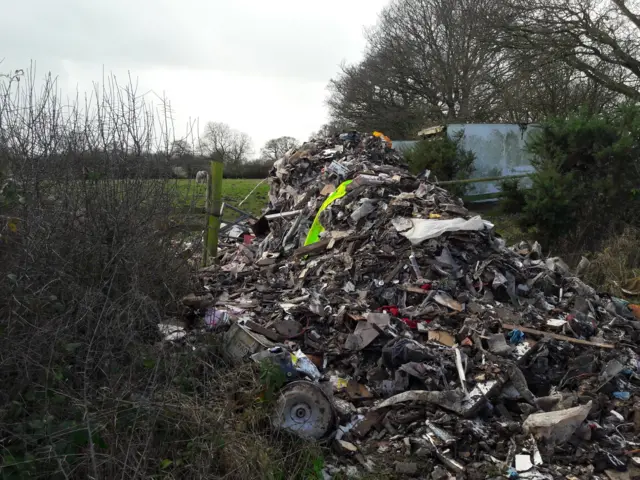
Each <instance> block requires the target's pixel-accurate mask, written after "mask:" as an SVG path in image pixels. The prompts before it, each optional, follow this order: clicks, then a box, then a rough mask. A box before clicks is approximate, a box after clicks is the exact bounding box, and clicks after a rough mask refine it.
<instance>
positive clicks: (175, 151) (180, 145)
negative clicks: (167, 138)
mask: <svg viewBox="0 0 640 480" xmlns="http://www.w3.org/2000/svg"><path fill="white" fill-rule="evenodd" d="M169 155H170V156H171V157H184V156H185V155H193V148H192V146H191V145H189V142H188V141H186V140H182V139H181V140H174V141H173V142H172V143H171V147H170V149H169Z"/></svg>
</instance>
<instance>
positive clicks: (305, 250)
mask: <svg viewBox="0 0 640 480" xmlns="http://www.w3.org/2000/svg"><path fill="white" fill-rule="evenodd" d="M330 241H331V239H328V240H320V241H319V242H316V243H312V244H311V245H306V246H304V247H300V248H298V249H297V250H296V251H294V252H293V254H294V255H296V256H297V255H308V254H309V253H317V252H321V251H322V250H326V248H327V246H328V245H329V242H330Z"/></svg>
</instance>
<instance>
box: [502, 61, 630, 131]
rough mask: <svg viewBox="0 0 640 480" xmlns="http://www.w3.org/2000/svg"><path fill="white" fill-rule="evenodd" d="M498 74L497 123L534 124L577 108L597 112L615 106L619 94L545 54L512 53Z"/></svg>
mask: <svg viewBox="0 0 640 480" xmlns="http://www.w3.org/2000/svg"><path fill="white" fill-rule="evenodd" d="M501 72H502V73H501V75H499V76H495V77H493V79H492V82H493V84H494V88H495V89H496V91H499V92H500V93H501V95H500V102H501V113H500V117H499V119H500V121H504V122H509V123H536V122H540V121H542V120H544V119H546V118H549V117H559V116H564V115H566V114H567V113H569V112H575V111H576V110H578V109H586V110H587V111H589V112H592V113H599V112H602V111H605V110H607V109H609V108H611V107H612V106H614V105H615V104H616V102H617V100H618V99H619V97H620V95H619V94H617V93H615V92H612V91H611V90H608V89H606V88H605V87H604V86H602V85H600V84H598V83H596V82H594V81H593V80H591V79H590V78H589V77H587V76H586V75H585V74H584V73H582V72H580V71H579V70H576V69H575V68H573V67H571V66H570V65H567V64H564V63H562V62H553V63H550V62H549V59H548V58H547V57H546V56H544V55H531V54H525V53H524V52H517V51H511V52H509V55H508V56H507V57H506V58H505V59H504V60H503V64H502V68H501Z"/></svg>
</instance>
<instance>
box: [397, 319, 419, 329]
mask: <svg viewBox="0 0 640 480" xmlns="http://www.w3.org/2000/svg"><path fill="white" fill-rule="evenodd" d="M400 321H401V322H403V323H404V324H406V325H407V326H408V327H409V328H410V329H411V330H417V329H418V321H417V320H411V319H410V318H401V319H400Z"/></svg>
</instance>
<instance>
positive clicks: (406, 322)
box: [185, 132, 640, 479]
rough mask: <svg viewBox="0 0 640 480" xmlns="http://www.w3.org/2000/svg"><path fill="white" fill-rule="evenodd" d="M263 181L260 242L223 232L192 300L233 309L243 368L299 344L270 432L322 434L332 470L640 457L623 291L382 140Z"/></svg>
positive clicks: (324, 152)
mask: <svg viewBox="0 0 640 480" xmlns="http://www.w3.org/2000/svg"><path fill="white" fill-rule="evenodd" d="M269 183H270V191H269V207H268V209H267V210H266V211H265V215H264V216H263V218H262V219H260V221H259V228H258V225H257V224H256V226H255V228H254V233H255V236H254V237H252V239H249V240H247V238H244V239H243V241H242V242H241V243H240V242H238V243H227V244H222V245H221V248H220V255H219V259H218V260H219V264H218V265H217V266H212V267H208V268H206V269H204V270H203V271H202V272H201V274H200V279H201V282H202V292H197V293H198V294H197V295H192V296H190V297H189V298H187V299H186V301H185V305H189V306H190V307H191V308H192V309H194V310H196V313H199V314H200V315H202V316H204V314H205V311H203V310H198V309H206V308H211V307H215V308H217V309H218V310H221V309H222V310H225V311H227V312H229V315H228V317H227V315H224V318H225V321H226V319H227V318H228V320H229V323H230V324H231V326H230V327H229V326H227V327H225V328H229V330H228V331H227V332H226V333H225V334H224V335H225V348H226V355H227V356H228V357H229V359H230V360H232V361H233V362H234V363H239V362H242V361H248V359H249V358H250V357H251V356H252V355H253V357H252V358H254V360H256V361H264V360H265V359H266V358H267V357H270V356H273V355H280V356H282V355H283V352H285V353H284V355H291V358H292V360H291V361H290V362H289V363H286V365H285V362H283V361H282V358H281V357H278V358H280V359H281V361H280V363H279V364H280V365H282V368H283V369H289V370H287V371H288V372H289V373H291V374H292V375H291V376H290V377H288V378H289V379H290V380H291V381H292V383H288V384H287V385H286V386H285V387H284V389H283V391H282V395H281V397H280V400H279V402H278V409H277V412H276V415H274V418H273V422H274V425H276V426H277V427H278V428H284V429H285V430H289V431H291V432H293V433H296V434H298V435H300V436H303V437H305V438H314V439H329V440H331V441H332V442H333V445H334V452H335V455H336V458H335V459H334V460H335V461H333V463H332V464H336V465H337V466H336V467H335V468H334V467H333V466H332V472H334V473H335V472H338V471H340V472H342V474H345V473H346V474H347V475H355V474H357V472H358V471H359V472H361V473H363V472H365V471H374V470H385V469H387V470H388V469H389V468H392V469H395V471H396V472H397V474H404V475H422V477H423V478H469V479H481V478H536V479H546V478H551V479H553V478H606V477H605V475H609V477H611V473H610V472H627V470H631V469H635V468H636V467H635V465H634V462H636V461H638V460H637V458H638V455H637V453H638V452H640V448H638V447H639V446H640V399H639V398H638V391H639V386H640V376H639V375H638V371H639V369H640V362H639V360H640V359H639V357H638V351H639V349H638V347H637V346H636V345H637V344H638V339H639V338H640V321H638V319H637V318H636V316H635V315H634V313H633V310H632V309H630V307H629V305H628V303H626V302H623V301H620V300H619V299H616V298H612V297H609V296H607V295H604V294H599V293H598V292H596V291H595V290H594V289H593V288H591V287H590V286H588V285H586V284H585V283H584V282H582V281H581V280H580V279H579V278H578V277H577V276H576V275H575V274H574V273H573V272H572V271H571V269H570V267H569V266H568V265H567V264H565V263H564V262H563V261H562V260H561V259H559V258H549V259H545V258H543V257H542V251H541V248H540V245H539V244H537V243H535V244H529V243H526V242H522V243H520V244H518V245H515V246H513V247H507V246H506V245H505V242H504V241H503V240H502V239H501V238H500V237H499V236H498V235H496V234H495V232H494V230H493V225H492V224H491V223H489V222H487V221H484V220H483V219H482V218H481V217H479V216H477V215H473V214H471V213H470V212H468V211H467V209H466V208H465V207H464V205H463V203H462V202H461V201H460V200H459V199H457V198H454V197H453V196H451V195H450V194H449V193H448V192H447V191H446V190H444V189H442V188H440V187H438V186H437V185H434V184H432V183H429V182H428V181H427V180H425V179H418V178H416V177H414V176H412V175H410V174H409V173H408V170H407V167H406V165H405V164H404V161H403V159H402V157H401V156H400V155H399V154H398V153H396V152H395V151H394V150H393V149H391V148H390V146H389V141H388V139H386V137H384V136H379V135H378V136H374V135H368V134H360V133H355V132H350V133H346V134H343V135H340V136H339V137H335V138H331V139H318V140H314V141H310V142H307V143H305V144H304V145H303V146H302V147H300V148H298V149H295V150H292V151H290V152H287V154H286V155H285V156H284V158H282V159H280V160H278V161H277V162H276V163H275V165H274V168H273V171H272V172H271V176H270V178H269ZM584 263H585V262H581V264H582V266H581V267H580V269H584V267H585V266H584ZM209 318H218V317H216V316H214V317H211V316H210V317H209ZM220 318H223V317H220ZM216 322H217V321H216ZM216 322H214V320H210V321H209V323H216ZM219 332H220V330H219V329H216V330H215V332H214V333H211V334H220V333H219ZM270 349H271V351H270ZM265 352H266V353H265ZM276 352H279V353H276ZM301 359H302V360H301ZM298 363H300V365H298ZM287 365H292V367H291V366H287ZM605 472H606V473H605ZM325 475H328V476H329V477H331V475H330V474H329V473H326V471H325ZM615 478H618V477H615Z"/></svg>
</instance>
